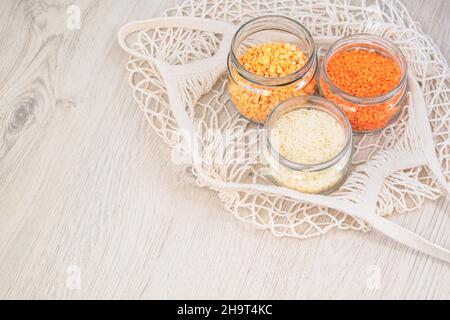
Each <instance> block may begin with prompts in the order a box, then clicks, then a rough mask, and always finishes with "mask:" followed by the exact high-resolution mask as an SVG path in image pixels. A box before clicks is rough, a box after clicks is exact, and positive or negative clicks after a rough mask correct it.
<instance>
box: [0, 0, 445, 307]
mask: <svg viewBox="0 0 450 320" xmlns="http://www.w3.org/2000/svg"><path fill="white" fill-rule="evenodd" d="M72 3H76V4H77V5H79V6H80V7H81V11H82V17H83V18H82V26H81V29H80V30H69V29H67V28H66V18H67V14H66V9H67V7H68V6H69V5H70V4H72ZM173 3H174V1H172V0H170V1H164V0H159V1H147V0H127V1H123V0H122V1H107V0H100V1H94V0H84V1H81V0H75V1H73V0H70V1H69V0H61V1H33V0H29V1H16V0H3V1H1V2H0V44H1V50H0V106H1V109H0V139H1V141H0V297H1V298H447V299H448V298H450V267H449V266H448V265H445V264H444V263H441V262H439V261H436V260H434V259H432V258H429V257H427V256H424V255H422V254H419V253H417V252H414V251H412V250H409V249H407V248H405V247H403V246H401V245H398V244H396V243H395V242H393V241H391V240H389V239H386V238H385V237H383V236H381V235H380V234H378V233H376V232H371V233H370V234H361V233H358V232H344V231H336V232H331V233H329V234H327V235H326V236H324V237H320V238H314V239H311V240H306V241H299V240H295V239H278V238H275V237H273V236H272V235H271V234H270V233H269V232H263V231H257V230H254V229H252V228H249V227H246V226H244V225H243V224H241V223H239V222H238V221H237V220H235V219H234V218H233V217H232V216H231V215H229V214H227V213H225V211H224V209H223V207H222V205H221V203H220V201H219V200H218V199H217V197H216V195H215V194H214V193H213V192H210V191H208V190H207V189H200V188H194V187H192V186H191V185H190V184H189V182H187V181H185V179H184V178H183V172H181V171H180V169H178V168H177V167H176V166H175V165H173V164H172V163H171V162H170V161H168V159H169V158H170V153H169V150H168V149H167V148H166V147H165V146H164V145H163V144H162V143H160V141H159V140H158V138H157V137H156V135H155V134H154V133H153V132H152V131H151V130H150V128H149V126H148V124H147V123H146V121H145V120H144V117H143V115H142V114H141V112H140V111H139V110H138V108H137V107H136V105H135V103H134V102H133V99H132V95H131V90H130V89H129V88H128V86H127V83H126V78H127V73H126V71H125V68H124V64H125V62H126V59H127V56H126V54H124V53H123V52H122V51H121V50H120V49H119V47H118V45H117V43H116V32H117V30H118V28H119V27H120V26H121V25H123V24H124V23H125V22H127V21H130V20H134V19H143V18H149V17H152V16H154V15H158V14H160V13H161V12H162V10H163V9H164V8H166V7H168V6H170V5H172V4H173ZM406 5H407V7H408V8H409V9H410V12H411V14H412V16H413V17H414V18H415V19H417V20H418V21H419V22H421V23H422V24H423V29H424V30H425V32H427V33H428V34H430V35H431V36H432V37H433V39H434V40H435V42H436V44H437V45H438V46H439V47H440V48H441V49H442V51H443V52H444V54H445V55H446V57H447V58H450V21H449V18H448V17H449V16H450V1H446V0H434V1H419V0H414V1H412V0H410V1H406ZM449 213H450V198H447V199H442V200H440V201H438V202H436V203H427V204H426V206H425V207H424V208H423V210H421V211H420V212H415V213H410V214H408V215H402V216H399V217H396V218H395V219H394V220H395V221H397V222H398V223H400V224H402V225H404V226H405V227H408V228H410V229H411V230H414V231H416V232H418V233H420V234H422V235H423V236H425V237H427V238H429V239H431V240H433V241H435V242H437V243H440V244H441V245H445V246H446V247H450V237H449V233H450V232H449V231H450V214H449ZM377 279H379V283H377Z"/></svg>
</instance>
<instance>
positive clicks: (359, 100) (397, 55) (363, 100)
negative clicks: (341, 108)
mask: <svg viewBox="0 0 450 320" xmlns="http://www.w3.org/2000/svg"><path fill="white" fill-rule="evenodd" d="M353 41H358V42H357V43H352V42H353ZM371 44H376V45H378V46H380V47H382V48H383V49H385V50H386V51H387V52H388V53H389V55H390V57H391V58H393V59H394V60H395V61H396V62H398V64H399V66H400V70H401V72H402V76H401V79H400V81H399V83H398V84H397V85H396V86H395V87H394V88H393V89H392V90H390V91H388V92H386V93H384V94H382V95H380V96H374V97H360V96H354V95H351V94H349V93H347V92H345V91H344V90H342V89H340V88H339V87H338V86H336V85H335V84H334V83H333V81H332V80H331V79H330V77H329V75H328V70H327V66H328V62H329V60H330V58H331V57H333V56H334V54H336V52H338V50H339V49H342V48H344V47H345V46H347V45H348V47H352V45H355V46H356V45H359V46H360V47H361V48H364V45H367V46H369V45H371ZM372 49H373V48H372ZM375 50H376V49H375ZM321 68H322V70H321V74H322V75H323V78H324V79H325V81H326V82H327V84H328V85H329V86H330V90H331V91H333V92H334V93H335V94H337V95H339V96H340V97H341V98H344V99H345V100H347V101H350V102H353V103H356V104H361V105H372V104H379V103H383V102H386V101H388V100H390V99H392V98H393V97H394V96H395V95H396V94H398V93H399V92H400V91H401V90H402V89H403V88H404V87H405V84H406V82H407V79H408V77H407V76H408V64H407V62H406V57H405V55H404V54H403V52H402V51H401V50H400V48H398V47H397V46H396V45H395V44H394V43H393V42H392V41H390V40H388V39H386V38H383V37H381V36H377V35H374V34H369V33H358V34H352V35H348V36H345V37H343V38H340V39H339V40H337V41H336V42H334V43H333V44H332V45H331V47H330V48H329V49H328V51H327V53H326V55H325V57H324V58H323V61H322V66H321Z"/></svg>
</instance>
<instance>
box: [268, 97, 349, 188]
mask: <svg viewBox="0 0 450 320" xmlns="http://www.w3.org/2000/svg"><path fill="white" fill-rule="evenodd" d="M262 155H263V161H264V164H265V167H266V173H267V174H266V176H267V178H268V179H269V180H270V181H271V182H273V183H275V184H277V185H280V186H284V187H287V188H291V189H294V190H298V191H301V192H304V193H314V194H319V193H320V194H326V193H330V192H333V191H335V190H336V189H338V188H339V187H340V186H341V185H342V184H343V183H344V181H345V180H346V178H347V176H348V174H349V172H350V169H351V157H352V129H351V125H350V123H349V121H348V119H347V117H346V115H345V113H344V112H342V111H341V110H340V109H339V108H338V107H337V106H335V105H334V104H333V103H331V102H329V101H327V100H325V99H323V98H320V97H313V96H302V97H294V98H291V99H288V100H286V101H284V102H282V103H281V104H279V105H278V106H277V107H276V108H275V109H274V110H273V111H272V112H271V114H270V115H269V117H268V119H267V121H266V123H265V128H264V136H263V139H262Z"/></svg>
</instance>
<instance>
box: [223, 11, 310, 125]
mask: <svg viewBox="0 0 450 320" xmlns="http://www.w3.org/2000/svg"><path fill="white" fill-rule="evenodd" d="M317 66H318V61H317V53H316V46H315V43H314V40H313V38H312V36H311V34H310V33H309V31H308V30H307V29H306V28H305V27H304V26H303V25H301V24H300V23H299V22H297V21H295V20H293V19H290V18H288V17H284V16H276V15H270V16H263V17H258V18H256V19H253V20H250V21H249V22H247V23H245V24H243V25H242V26H241V27H240V28H239V29H238V31H237V32H236V34H235V35H234V38H233V41H232V44H231V49H230V53H229V55H228V93H229V96H230V99H231V101H232V103H233V104H234V106H235V107H236V109H237V110H238V111H239V112H240V113H241V114H242V115H243V116H244V117H245V118H247V119H248V120H251V121H253V122H257V123H264V121H265V120H266V119H267V116H268V115H269V113H270V112H271V111H272V110H273V109H274V108H275V106H276V105H278V104H279V103H280V102H282V101H284V100H286V99H288V98H290V97H293V96H301V95H306V94H313V93H314V91H315V88H316V80H315V76H316V70H317Z"/></svg>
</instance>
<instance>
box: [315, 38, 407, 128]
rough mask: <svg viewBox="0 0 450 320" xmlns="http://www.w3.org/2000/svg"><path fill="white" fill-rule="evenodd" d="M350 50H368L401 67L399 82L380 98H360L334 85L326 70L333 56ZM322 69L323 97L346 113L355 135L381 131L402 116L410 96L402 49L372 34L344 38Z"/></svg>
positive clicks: (326, 59)
mask: <svg viewBox="0 0 450 320" xmlns="http://www.w3.org/2000/svg"><path fill="white" fill-rule="evenodd" d="M347 50H368V51H370V52H376V53H378V54H380V55H382V56H384V57H387V58H390V59H392V60H393V61H395V62H396V63H397V64H398V66H399V69H400V73H401V74H400V82H399V83H398V85H397V86H396V87H394V88H393V89H392V90H390V91H389V92H386V93H385V94H383V95H381V96H375V97H358V96H353V95H351V94H348V93H346V92H344V91H343V90H341V89H340V88H338V87H337V86H336V85H335V84H334V83H333V82H332V80H331V79H330V77H329V75H328V71H327V67H328V63H329V62H330V60H331V59H332V57H333V56H334V55H336V54H338V53H342V52H343V51H347ZM320 69H321V70H320V77H319V90H320V94H321V95H322V96H324V97H326V98H327V99H328V100H330V101H333V102H334V103H335V104H336V105H338V106H339V107H340V108H342V110H344V112H345V113H346V114H347V117H348V118H349V120H350V123H351V124H352V127H353V131H354V132H361V133H368V132H376V131H379V130H381V129H384V128H385V127H387V126H388V125H389V124H391V123H393V122H394V121H395V120H396V119H397V117H398V116H399V115H400V113H401V111H402V108H403V106H404V104H405V97H406V93H407V63H406V59H405V57H404V55H403V54H402V52H401V51H400V49H399V48H397V47H396V46H395V45H394V44H393V43H391V42H390V41H388V40H386V39H384V38H382V37H379V36H375V35H369V34H357V35H351V36H347V37H344V38H342V39H340V40H338V41H337V42H335V43H334V44H333V45H332V46H331V47H330V49H329V51H328V53H327V54H326V56H325V57H324V59H323V61H322V64H321V68H320Z"/></svg>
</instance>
